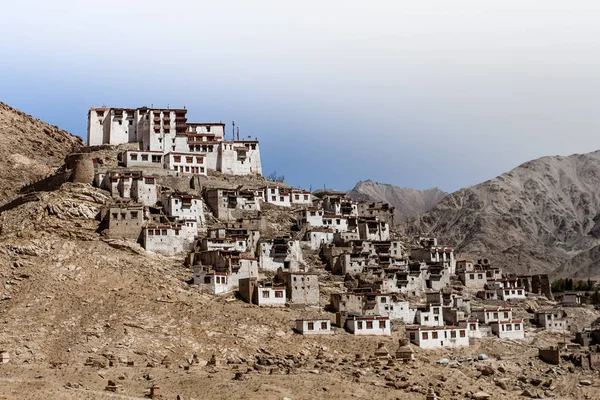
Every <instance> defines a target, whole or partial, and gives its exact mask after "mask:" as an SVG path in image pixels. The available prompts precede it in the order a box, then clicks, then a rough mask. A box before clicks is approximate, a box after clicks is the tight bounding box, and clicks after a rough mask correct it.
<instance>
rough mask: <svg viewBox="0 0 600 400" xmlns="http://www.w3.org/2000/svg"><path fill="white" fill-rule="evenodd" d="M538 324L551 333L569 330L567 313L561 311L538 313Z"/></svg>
mask: <svg viewBox="0 0 600 400" xmlns="http://www.w3.org/2000/svg"><path fill="white" fill-rule="evenodd" d="M536 321H537V324H538V325H539V326H541V327H543V328H544V329H546V330H549V331H566V330H568V321H567V319H566V318H565V312H564V311H560V310H554V311H538V312H537V313H536Z"/></svg>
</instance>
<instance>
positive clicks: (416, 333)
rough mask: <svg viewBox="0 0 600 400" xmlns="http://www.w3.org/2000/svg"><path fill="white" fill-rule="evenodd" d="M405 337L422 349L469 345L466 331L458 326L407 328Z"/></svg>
mask: <svg viewBox="0 0 600 400" xmlns="http://www.w3.org/2000/svg"><path fill="white" fill-rule="evenodd" d="M406 336H407V337H408V339H409V340H410V341H411V343H413V344H416V345H417V346H419V347H420V348H422V349H437V348H445V347H450V348H454V347H460V346H468V345H469V336H468V335H467V329H466V328H464V327H458V326H408V327H406Z"/></svg>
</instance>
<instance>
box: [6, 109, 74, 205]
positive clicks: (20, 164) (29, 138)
mask: <svg viewBox="0 0 600 400" xmlns="http://www.w3.org/2000/svg"><path fill="white" fill-rule="evenodd" d="M82 145H83V141H82V140H81V138H79V137H77V136H73V135H71V134H70V133H68V132H66V131H63V130H61V129H58V128H57V127H56V126H52V125H49V124H47V123H45V122H42V121H40V120H39V119H36V118H33V117H31V116H30V115H27V114H25V113H23V112H21V111H19V110H16V109H14V108H12V107H10V106H8V105H6V104H4V103H2V102H0V170H1V171H2V179H0V204H3V203H5V202H7V201H10V200H12V199H13V198H15V197H16V194H17V191H18V190H19V189H20V188H21V187H22V186H23V185H26V184H28V183H31V182H35V181H37V180H39V179H40V178H44V177H45V176H48V175H49V174H51V173H52V172H53V171H54V169H55V168H57V167H60V166H61V165H62V164H63V161H64V158H65V156H66V155H67V154H69V153H71V152H72V151H73V150H74V149H75V148H77V147H79V146H82Z"/></svg>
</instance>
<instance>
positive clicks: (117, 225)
mask: <svg viewBox="0 0 600 400" xmlns="http://www.w3.org/2000/svg"><path fill="white" fill-rule="evenodd" d="M107 219H108V230H107V231H106V235H107V236H108V237H109V238H111V239H116V238H122V239H132V240H136V241H137V240H138V239H139V237H140V233H141V232H142V227H143V225H144V206H142V205H141V204H136V203H115V204H113V205H112V206H110V207H109V209H108V214H107Z"/></svg>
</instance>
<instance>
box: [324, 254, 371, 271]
mask: <svg viewBox="0 0 600 400" xmlns="http://www.w3.org/2000/svg"><path fill="white" fill-rule="evenodd" d="M367 264H368V257H366V256H364V255H363V254H361V253H343V254H341V255H339V256H338V257H337V258H336V262H335V264H334V265H333V267H332V269H331V272H332V273H334V274H338V275H346V274H350V275H357V274H362V273H363V272H364V270H365V268H366V266H367Z"/></svg>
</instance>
